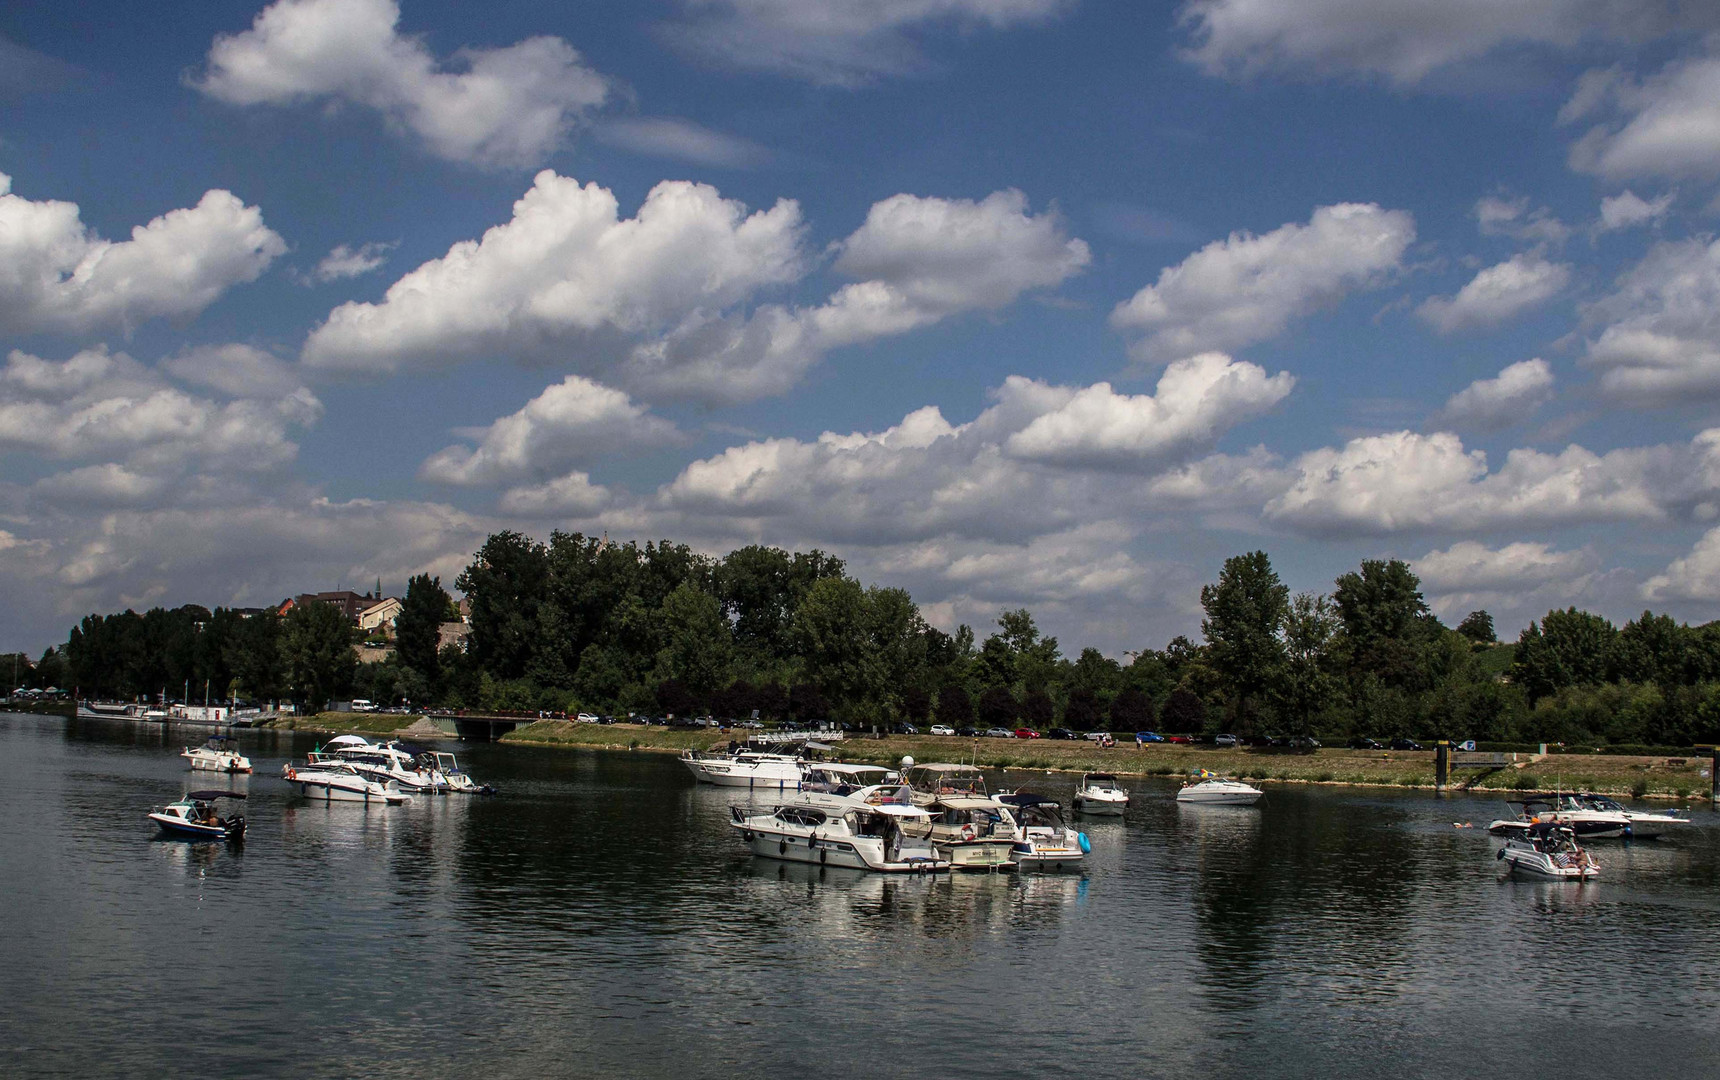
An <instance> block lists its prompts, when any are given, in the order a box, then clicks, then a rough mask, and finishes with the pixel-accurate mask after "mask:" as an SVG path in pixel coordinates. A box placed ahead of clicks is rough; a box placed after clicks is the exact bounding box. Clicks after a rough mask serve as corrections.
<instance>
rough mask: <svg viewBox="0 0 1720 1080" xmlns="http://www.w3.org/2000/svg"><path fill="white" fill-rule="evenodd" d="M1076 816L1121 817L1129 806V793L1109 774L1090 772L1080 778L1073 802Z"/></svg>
mask: <svg viewBox="0 0 1720 1080" xmlns="http://www.w3.org/2000/svg"><path fill="white" fill-rule="evenodd" d="M1073 805H1074V808H1075V812H1076V813H1077V814H1093V815H1095V816H1105V817H1121V816H1122V813H1123V811H1124V810H1126V809H1128V806H1129V793H1128V792H1127V791H1125V790H1124V789H1123V787H1122V786H1121V785H1120V784H1118V783H1117V778H1116V777H1115V776H1113V775H1111V774H1110V773H1102V772H1090V773H1086V774H1085V775H1083V776H1082V777H1081V786H1080V788H1078V789H1077V790H1076V792H1075V799H1074V802H1073Z"/></svg>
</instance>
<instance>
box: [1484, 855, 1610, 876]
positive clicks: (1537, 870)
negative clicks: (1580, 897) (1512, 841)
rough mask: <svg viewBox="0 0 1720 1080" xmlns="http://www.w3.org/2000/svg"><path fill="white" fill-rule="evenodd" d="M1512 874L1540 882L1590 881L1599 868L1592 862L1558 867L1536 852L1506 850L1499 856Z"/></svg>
mask: <svg viewBox="0 0 1720 1080" xmlns="http://www.w3.org/2000/svg"><path fill="white" fill-rule="evenodd" d="M1501 857H1502V858H1503V859H1504V860H1505V864H1506V865H1507V866H1509V867H1510V868H1511V872H1512V873H1513V874H1521V875H1522V876H1524V877H1531V878H1537V879H1539V880H1541V881H1590V880H1592V879H1594V878H1597V877H1599V876H1600V873H1601V868H1600V867H1599V866H1597V865H1595V864H1594V863H1593V862H1587V863H1584V864H1581V865H1560V864H1559V863H1557V862H1554V861H1553V860H1552V859H1550V858H1548V857H1547V856H1546V855H1545V854H1543V853H1541V852H1537V851H1528V852H1524V851H1517V850H1516V849H1514V848H1506V849H1505V851H1504V853H1503V854H1502V856H1501Z"/></svg>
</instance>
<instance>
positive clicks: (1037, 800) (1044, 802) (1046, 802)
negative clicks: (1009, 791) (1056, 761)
mask: <svg viewBox="0 0 1720 1080" xmlns="http://www.w3.org/2000/svg"><path fill="white" fill-rule="evenodd" d="M997 801H998V802H1001V803H1008V804H1009V805H1011V806H1055V807H1057V808H1058V809H1060V810H1061V809H1062V808H1063V804H1062V803H1060V802H1058V801H1057V800H1056V799H1053V798H1052V797H1051V796H1049V795H1035V794H1034V793H1033V792H1031V791H1017V792H1016V793H1015V794H1013V795H999V796H998V797H997Z"/></svg>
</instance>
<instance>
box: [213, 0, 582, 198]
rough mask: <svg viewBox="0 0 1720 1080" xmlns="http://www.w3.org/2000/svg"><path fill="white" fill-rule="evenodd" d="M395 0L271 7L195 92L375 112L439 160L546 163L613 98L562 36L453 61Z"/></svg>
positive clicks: (300, 1) (219, 43)
mask: <svg viewBox="0 0 1720 1080" xmlns="http://www.w3.org/2000/svg"><path fill="white" fill-rule="evenodd" d="M399 22H400V6H399V5H398V4H397V3H396V2H395V0H276V2H275V3H274V4H271V5H270V6H268V7H266V8H264V9H263V11H262V12H261V13H260V14H258V16H257V18H256V20H255V21H254V22H253V23H252V24H251V28H250V29H249V30H246V31H244V32H242V33H238V34H222V35H220V36H218V37H217V38H216V39H215V41H214V44H213V45H211V46H210V49H209V60H208V70H207V71H205V72H204V73H203V75H202V76H201V77H200V78H198V79H197V80H196V81H195V83H194V85H195V86H196V87H197V88H198V89H199V90H201V91H203V92H204V93H205V94H208V95H209V96H211V97H213V98H216V99H218V100H220V101H224V102H227V103H228V104H231V105H265V104H266V105H288V104H293V103H297V102H309V101H317V100H323V99H326V100H337V101H347V102H351V103H353V104H355V105H361V106H364V107H367V108H370V109H375V110H376V111H377V112H379V113H380V114H381V115H382V116H383V117H384V118H385V119H386V120H387V121H388V122H389V123H390V124H391V125H393V126H395V127H397V128H400V129H404V130H406V131H409V132H411V133H412V134H413V135H415V136H416V137H417V138H418V139H419V140H420V142H422V144H423V145H424V146H425V147H426V148H427V149H428V150H429V151H430V152H431V153H432V154H435V155H436V156H438V157H442V158H446V159H449V160H452V161H465V162H473V163H478V164H484V165H502V166H524V167H529V166H532V165H537V164H540V163H542V162H543V161H544V159H546V158H547V157H549V155H551V154H553V153H554V152H555V151H556V150H557V149H559V148H560V147H561V146H562V145H563V144H564V143H565V142H566V139H567V137H568V135H569V134H570V132H571V131H572V130H573V129H574V128H575V127H577V126H578V125H579V124H580V123H582V122H583V121H584V120H585V119H586V117H587V116H588V115H589V114H590V113H591V112H592V111H593V110H595V109H597V108H598V107H599V106H601V105H602V104H603V103H604V101H605V100H606V99H607V98H608V97H609V83H608V80H606V79H605V78H604V77H603V76H602V75H600V74H598V73H597V72H595V71H593V70H592V69H591V68H589V67H587V66H586V64H585V62H584V61H583V60H582V59H581V57H580V55H579V53H578V52H577V51H575V50H574V48H573V47H572V46H571V45H569V44H568V43H567V42H566V41H563V40H562V39H561V38H558V37H534V38H527V39H526V40H524V41H520V42H517V43H516V44H513V45H509V46H507V47H505V48H467V49H462V50H460V51H459V52H458V53H456V54H455V56H454V57H453V59H452V62H451V63H450V62H445V61H443V60H439V59H438V58H437V57H435V56H434V55H432V54H431V53H430V51H429V49H427V48H426V47H425V45H424V43H423V41H422V40H420V39H419V38H417V37H412V36H404V35H402V34H401V33H400V31H399V29H398V24H399Z"/></svg>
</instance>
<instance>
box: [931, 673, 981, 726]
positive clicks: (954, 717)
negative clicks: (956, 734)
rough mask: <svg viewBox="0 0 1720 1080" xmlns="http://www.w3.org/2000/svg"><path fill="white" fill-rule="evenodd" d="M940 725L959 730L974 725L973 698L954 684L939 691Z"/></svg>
mask: <svg viewBox="0 0 1720 1080" xmlns="http://www.w3.org/2000/svg"><path fill="white" fill-rule="evenodd" d="M937 716H938V723H940V724H947V725H949V726H950V727H953V728H959V727H962V726H964V725H966V724H971V723H973V698H971V697H969V696H968V692H967V691H966V690H963V689H962V688H961V687H960V686H957V685H956V684H954V683H950V684H949V685H947V686H945V687H943V688H942V689H941V690H939V691H938V714H937Z"/></svg>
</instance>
